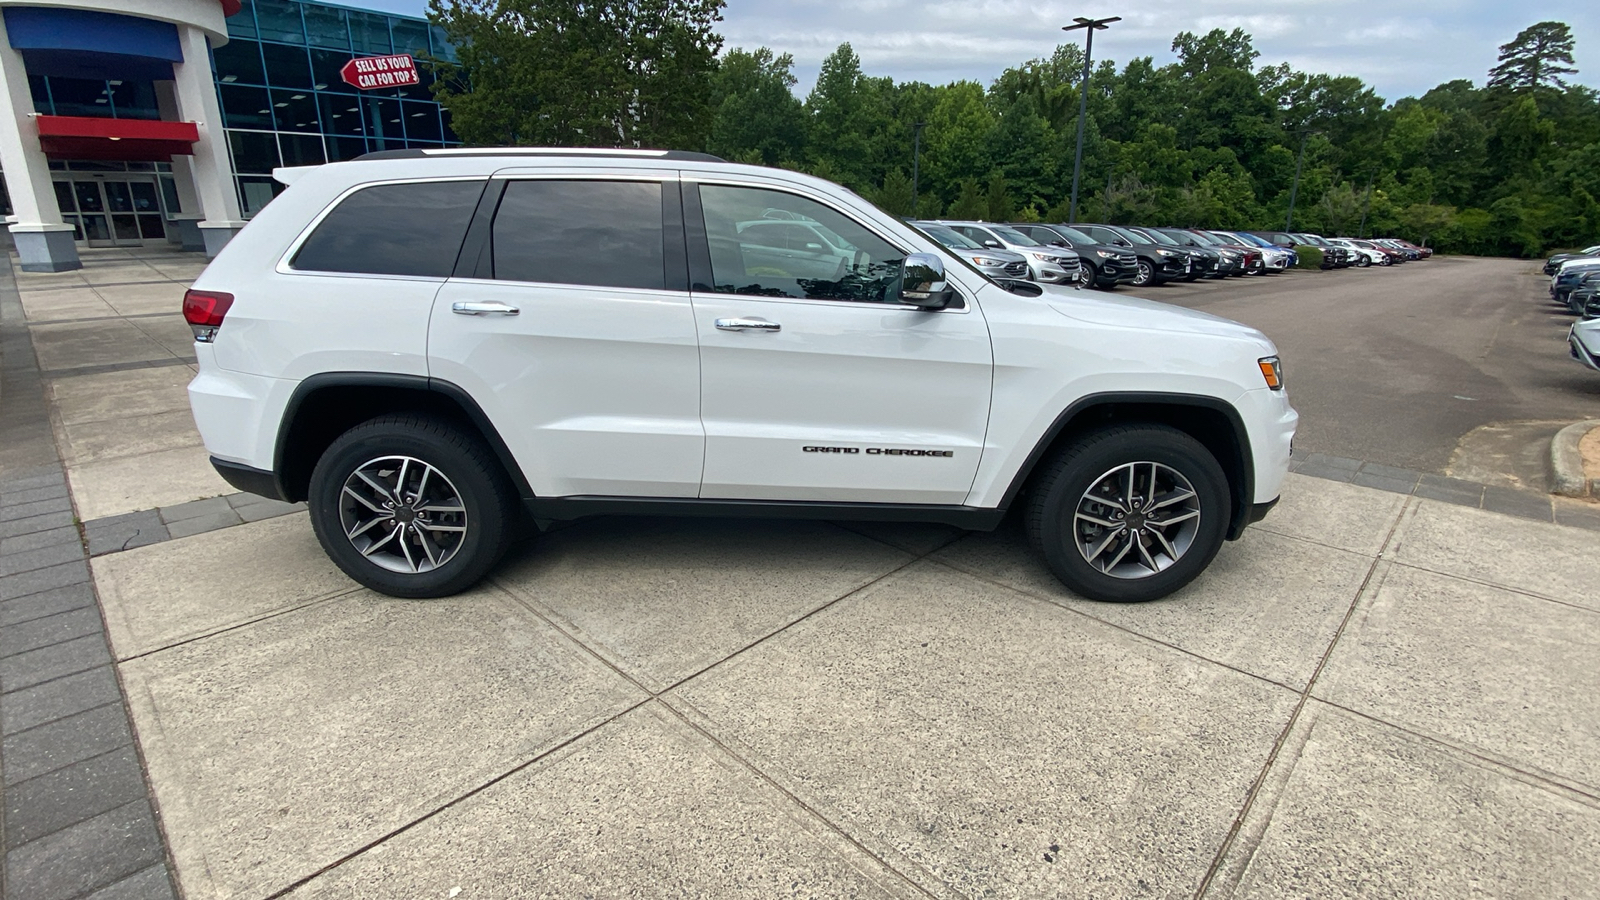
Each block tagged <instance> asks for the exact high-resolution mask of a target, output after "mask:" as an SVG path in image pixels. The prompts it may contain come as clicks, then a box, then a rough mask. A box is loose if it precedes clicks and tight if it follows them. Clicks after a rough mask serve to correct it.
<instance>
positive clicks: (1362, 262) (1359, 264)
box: [1356, 256, 1372, 269]
mask: <svg viewBox="0 0 1600 900" xmlns="http://www.w3.org/2000/svg"><path fill="white" fill-rule="evenodd" d="M1370 265H1372V260H1370V259H1367V258H1366V257H1365V256H1363V257H1361V258H1360V259H1358V260H1356V268H1358V269H1365V268H1366V267H1367V266H1370Z"/></svg>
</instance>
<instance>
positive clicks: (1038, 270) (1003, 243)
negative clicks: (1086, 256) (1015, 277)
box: [939, 221, 1082, 284]
mask: <svg viewBox="0 0 1600 900" xmlns="http://www.w3.org/2000/svg"><path fill="white" fill-rule="evenodd" d="M939 224H941V225H947V226H949V227H950V229H951V230H953V231H956V232H959V233H960V234H962V235H963V236H965V237H966V238H968V239H969V240H973V241H976V242H978V243H979V244H981V245H983V246H985V247H988V248H989V249H991V250H1010V251H1011V252H1013V253H1020V254H1022V256H1023V258H1024V259H1026V260H1027V261H1028V270H1029V271H1030V272H1032V273H1033V280H1034V281H1042V282H1044V283H1046V284H1071V283H1074V282H1076V281H1077V280H1078V272H1079V269H1080V267H1081V266H1082V261H1081V260H1080V259H1079V258H1078V254H1077V252H1076V251H1073V250H1070V249H1068V248H1066V247H1055V246H1051V245H1050V244H1041V243H1039V242H1038V241H1036V240H1034V239H1033V238H1031V237H1028V236H1027V235H1025V234H1023V233H1022V232H1020V231H1018V230H1016V229H1015V228H1011V227H1009V226H1006V225H996V224H994V223H993V222H949V221H941V222H940V223H939Z"/></svg>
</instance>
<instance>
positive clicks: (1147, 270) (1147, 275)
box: [1133, 259, 1156, 287]
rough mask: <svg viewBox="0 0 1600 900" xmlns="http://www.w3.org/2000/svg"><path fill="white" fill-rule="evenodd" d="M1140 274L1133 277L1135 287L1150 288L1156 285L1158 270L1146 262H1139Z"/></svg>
mask: <svg viewBox="0 0 1600 900" xmlns="http://www.w3.org/2000/svg"><path fill="white" fill-rule="evenodd" d="M1138 266H1139V274H1137V275H1135V276H1133V286H1134V287H1149V286H1150V285H1152V284H1154V283H1155V280H1156V269H1155V266H1152V265H1150V264H1149V263H1147V262H1145V261H1144V260H1142V259H1141V260H1139V264H1138Z"/></svg>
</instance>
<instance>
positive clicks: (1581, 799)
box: [1311, 697, 1600, 809]
mask: <svg viewBox="0 0 1600 900" xmlns="http://www.w3.org/2000/svg"><path fill="white" fill-rule="evenodd" d="M1311 699H1313V700H1315V701H1316V702H1317V703H1319V704H1321V705H1323V706H1326V707H1328V708H1329V709H1336V710H1339V711H1340V712H1343V713H1347V714H1349V715H1352V716H1355V717H1357V718H1360V719H1365V720H1366V721H1368V722H1372V723H1375V724H1377V725H1381V726H1383V727H1385V728H1389V729H1392V730H1394V731H1397V732H1399V733H1401V734H1403V735H1406V736H1407V737H1410V738H1412V739H1414V740H1417V741H1420V742H1422V743H1424V744H1427V745H1430V746H1436V747H1439V748H1442V749H1443V750H1444V751H1446V752H1449V753H1453V754H1456V755H1459V756H1464V757H1467V758H1468V759H1469V760H1470V761H1472V762H1473V764H1475V765H1478V766H1481V767H1483V768H1486V769H1491V770H1494V771H1498V772H1501V773H1510V774H1511V775H1512V776H1513V777H1515V778H1516V780H1517V781H1520V782H1522V783H1523V784H1526V785H1528V786H1529V787H1535V788H1539V789H1541V790H1544V791H1546V792H1547V793H1551V794H1554V795H1556V796H1558V797H1562V798H1564V799H1567V800H1571V801H1573V802H1575V803H1582V804H1583V805H1585V806H1590V807H1594V808H1595V809H1600V788H1596V787H1595V786H1592V785H1587V784H1584V783H1583V782H1581V781H1576V780H1574V779H1572V778H1568V777H1567V776H1564V775H1560V774H1557V773H1555V772H1535V771H1532V770H1530V769H1528V768H1526V767H1524V766H1518V765H1514V764H1512V763H1511V762H1509V761H1507V760H1504V759H1501V758H1499V757H1497V756H1491V755H1489V753H1488V751H1485V750H1481V749H1475V748H1473V747H1469V746H1467V745H1466V744H1463V743H1460V742H1459V741H1456V740H1452V739H1450V738H1447V737H1444V736H1442V735H1438V734H1434V733H1432V732H1429V731H1425V730H1420V729H1418V728H1417V727H1416V726H1413V725H1401V724H1399V723H1398V722H1391V721H1389V720H1388V719H1385V718H1382V717H1380V716H1375V715H1373V714H1372V713H1369V712H1363V711H1361V710H1359V709H1354V708H1351V707H1348V706H1345V705H1343V704H1341V703H1335V702H1333V701H1331V700H1328V699H1325V698H1323V697H1313V698H1311Z"/></svg>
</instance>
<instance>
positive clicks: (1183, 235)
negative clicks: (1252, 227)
mask: <svg viewBox="0 0 1600 900" xmlns="http://www.w3.org/2000/svg"><path fill="white" fill-rule="evenodd" d="M1161 230H1162V231H1163V232H1165V233H1166V234H1168V235H1170V236H1171V237H1172V239H1173V240H1175V241H1177V242H1178V243H1180V244H1185V243H1189V242H1191V241H1192V242H1193V245H1194V246H1196V247H1201V248H1204V249H1207V250H1210V251H1211V252H1213V253H1215V254H1217V275H1218V276H1219V277H1222V278H1226V277H1228V276H1230V275H1243V274H1245V272H1246V271H1247V265H1248V261H1249V259H1250V253H1249V251H1246V250H1244V249H1243V248H1240V247H1236V246H1231V245H1229V244H1228V243H1227V242H1226V241H1223V240H1220V239H1219V238H1217V237H1216V236H1215V235H1213V234H1211V233H1209V232H1206V231H1201V230H1200V229H1198V228H1163V229H1161ZM1255 255H1256V256H1257V257H1258V258H1259V257H1260V255H1261V254H1259V253H1257V254H1255Z"/></svg>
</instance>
